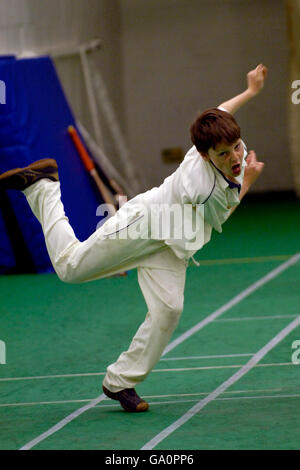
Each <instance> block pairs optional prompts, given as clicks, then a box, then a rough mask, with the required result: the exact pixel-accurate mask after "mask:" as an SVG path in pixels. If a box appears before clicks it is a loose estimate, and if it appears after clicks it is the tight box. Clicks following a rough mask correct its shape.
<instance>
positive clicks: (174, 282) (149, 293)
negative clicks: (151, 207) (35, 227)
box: [24, 179, 187, 392]
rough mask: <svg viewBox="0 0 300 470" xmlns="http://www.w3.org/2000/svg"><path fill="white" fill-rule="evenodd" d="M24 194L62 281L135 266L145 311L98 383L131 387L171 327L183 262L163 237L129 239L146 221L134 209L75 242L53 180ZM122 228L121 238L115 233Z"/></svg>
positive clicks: (181, 287)
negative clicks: (144, 316)
mask: <svg viewBox="0 0 300 470" xmlns="http://www.w3.org/2000/svg"><path fill="white" fill-rule="evenodd" d="M24 194H25V196H26V198H27V201H28V203H29V205H30V207H31V209H32V211H33V213H34V215H35V216H36V217H37V219H38V220H39V221H40V223H41V225H42V229H43V233H44V237H45V242H46V246H47V249H48V253H49V256H50V259H51V262H52V264H53V267H54V269H55V271H56V273H57V275H58V276H59V278H60V279H61V280H62V281H64V282H70V283H80V282H87V281H91V280H94V279H100V278H104V277H108V276H111V275H113V274H115V273H118V272H123V271H126V270H129V269H133V268H137V269H138V282H139V285H140V288H141V290H142V293H143V296H144V299H145V301H146V305H147V308H148V313H147V315H146V318H145V321H144V322H143V323H142V325H141V326H140V327H139V329H138V331H137V333H136V334H135V336H134V338H133V340H132V342H131V344H130V346H129V349H128V351H126V352H123V353H122V354H121V355H120V356H119V358H118V360H117V361H116V362H115V363H114V364H111V365H110V366H109V367H108V368H107V373H106V376H105V378H104V381H103V384H104V385H105V387H106V388H108V389H109V390H110V391H111V392H118V391H120V390H122V389H124V388H133V387H135V386H136V385H137V384H138V383H139V382H141V381H142V380H144V379H145V378H146V376H147V375H148V374H149V372H150V371H151V370H152V368H153V367H154V366H155V364H156V363H157V361H158V360H159V358H160V357H161V355H162V353H163V351H164V349H165V347H166V346H167V344H168V342H169V340H170V337H171V335H172V333H173V331H174V329H175V328H176V326H177V323H178V320H179V317H180V315H181V312H182V310H183V301H184V285H185V274H186V266H187V261H186V260H181V259H179V258H178V257H176V255H175V254H174V253H173V251H172V250H171V249H170V248H168V247H167V246H166V245H165V244H164V243H163V241H156V240H151V239H147V238H142V237H141V236H139V237H138V238H137V239H133V238H132V237H130V235H132V233H133V232H134V233H137V232H136V227H137V225H139V227H140V230H139V232H138V233H140V234H141V233H144V234H145V233H146V232H147V230H148V224H147V223H146V222H145V225H144V226H143V223H144V220H143V219H144V217H143V214H141V212H139V210H138V209H137V210H132V209H130V210H131V212H130V211H129V216H128V212H126V207H125V206H126V204H125V205H124V206H123V207H122V208H121V209H120V210H119V211H118V212H117V214H116V215H115V216H113V217H111V218H110V219H108V220H107V221H106V222H105V223H104V224H103V225H102V226H101V227H100V228H98V229H97V230H96V231H95V232H94V233H93V234H92V235H91V236H90V237H89V238H88V239H87V240H86V241H84V242H80V241H79V240H77V238H76V236H75V234H74V231H73V229H72V227H71V226H70V224H69V220H68V218H67V217H66V215H65V211H64V207H63V204H62V202H61V192H60V183H59V182H53V181H50V180H48V179H42V180H40V181H38V182H37V183H35V184H33V185H32V186H30V187H28V188H27V189H25V191H24ZM131 207H132V206H131ZM133 207H134V206H133ZM124 208H125V209H124ZM124 222H125V225H124ZM120 227H121V230H120ZM124 231H125V232H126V235H127V237H123V238H122V239H118V238H116V237H115V235H116V233H117V232H118V233H122V234H123V235H124ZM126 314H127V313H126Z"/></svg>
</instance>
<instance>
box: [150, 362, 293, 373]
mask: <svg viewBox="0 0 300 470" xmlns="http://www.w3.org/2000/svg"><path fill="white" fill-rule="evenodd" d="M242 366H243V364H230V365H227V366H226V365H225V366H200V367H180V368H179V367H178V368H174V369H153V371H152V372H185V371H189V370H211V369H238V368H239V367H242ZM280 366H295V364H293V363H292V362H278V363H276V364H256V365H255V366H253V367H280Z"/></svg>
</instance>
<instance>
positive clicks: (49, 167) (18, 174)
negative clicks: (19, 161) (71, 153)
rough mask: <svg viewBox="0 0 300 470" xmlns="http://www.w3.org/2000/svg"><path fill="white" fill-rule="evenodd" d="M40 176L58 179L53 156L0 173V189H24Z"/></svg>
mask: <svg viewBox="0 0 300 470" xmlns="http://www.w3.org/2000/svg"><path fill="white" fill-rule="evenodd" d="M42 178H49V179H50V180H52V181H58V169H57V163H56V161H55V160H54V159H53V158H44V159H42V160H38V161H36V162H34V163H31V164H30V165H28V166H26V167H25V168H15V169H13V170H9V171H6V172H5V173H2V175H0V189H19V190H21V191H23V190H24V189H26V188H28V186H31V185H32V184H33V183H35V182H36V181H38V180H40V179H42Z"/></svg>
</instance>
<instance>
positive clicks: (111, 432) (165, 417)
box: [0, 198, 300, 450]
mask: <svg viewBox="0 0 300 470" xmlns="http://www.w3.org/2000/svg"><path fill="white" fill-rule="evenodd" d="M299 213H300V202H298V201H293V200H292V199H290V200H283V201H280V200H278V198H276V200H274V201H273V202H270V201H268V202H265V203H263V202H262V201H261V200H260V201H257V202H255V201H253V200H251V199H249V200H248V201H247V200H246V201H245V203H244V204H243V207H242V206H241V207H240V208H238V209H237V211H236V212H235V214H234V215H233V216H232V218H231V220H230V221H228V222H227V223H226V224H225V225H224V231H223V234H221V235H220V234H214V236H213V239H212V242H211V243H210V244H208V245H207V246H206V247H205V248H204V249H203V250H202V251H201V252H198V253H197V255H196V258H197V260H198V261H200V263H202V264H201V266H200V267H199V268H197V267H195V266H190V267H189V268H188V275H187V283H186V293H185V309H184V312H183V315H182V319H181V321H180V324H179V326H178V328H177V330H176V332H175V334H174V337H173V339H174V338H176V337H179V336H180V335H181V334H183V333H184V332H185V331H187V330H188V329H189V328H191V327H193V326H194V325H195V324H197V323H198V322H199V321H201V320H202V319H204V318H206V317H207V316H208V315H210V314H211V313H212V312H214V311H215V310H216V309H218V308H219V307H221V306H222V305H224V304H225V303H226V302H228V301H229V300H230V299H232V298H233V297H234V296H236V295H238V294H239V293H240V292H241V291H243V290H244V289H246V288H247V287H248V286H250V285H251V284H253V283H254V282H256V281H257V280H258V279H260V278H262V277H263V276H265V275H266V274H267V273H269V272H270V271H271V270H273V269H274V268H275V267H276V266H279V265H281V264H282V263H283V262H284V261H286V260H287V259H288V258H289V257H290V256H292V255H293V254H295V253H298V252H300V243H299V233H300V217H299ZM299 285H300V265H299V263H298V264H296V265H294V266H291V267H290V268H288V269H287V270H286V271H284V272H283V273H282V274H280V275H279V276H277V277H276V278H275V279H273V280H272V281H270V282H268V283H266V284H265V285H264V286H263V287H261V288H259V289H258V290H256V291H255V292H254V293H253V294H251V295H250V296H248V297H246V298H245V299H244V300H242V301H241V302H240V303H238V304H237V305H236V306H234V307H232V308H231V309H229V310H227V311H226V312H225V313H224V314H222V315H221V316H220V317H219V318H218V319H216V320H215V321H213V322H211V323H210V324H208V325H207V326H205V327H204V328H203V329H201V330H200V331H198V332H197V333H195V334H194V335H192V336H191V337H190V338H188V339H187V340H185V341H184V342H183V343H181V344H180V345H178V346H177V347H176V348H175V349H173V350H172V351H170V352H169V353H168V354H167V355H166V356H165V357H163V358H162V360H161V361H160V362H159V363H158V364H157V366H156V367H155V369H154V371H153V372H152V373H151V374H150V376H149V377H148V379H147V380H146V381H145V382H143V383H142V384H141V385H140V386H139V387H138V392H139V393H140V394H141V395H142V396H144V397H146V398H147V400H148V401H149V402H150V411H149V412H148V413H144V414H141V415H135V414H128V413H125V412H123V411H122V409H121V408H120V407H119V405H118V404H117V403H116V402H113V401H111V400H104V401H102V402H100V403H99V405H97V406H95V407H93V408H92V409H89V410H88V411H86V412H85V413H83V414H82V415H81V416H79V417H78V418H76V419H74V420H73V421H72V422H70V423H69V424H67V425H66V426H65V427H63V428H62V429H61V430H59V431H57V432H55V433H54V434H52V435H51V436H50V437H48V438H47V439H45V440H43V441H42V442H40V443H39V444H37V445H36V446H34V449H114V450H121V449H127V450H131V449H140V448H141V447H143V446H144V445H145V444H146V443H147V442H148V441H149V440H151V439H152V438H153V437H154V436H155V435H157V434H158V433H159V432H161V431H162V430H163V429H164V428H166V427H167V426H169V425H171V424H172V423H173V422H174V421H176V420H177V419H178V418H180V417H181V416H182V415H183V414H185V413H186V412H187V411H188V410H189V409H190V408H191V407H192V406H193V405H194V404H195V403H197V402H199V401H200V400H201V399H202V398H203V397H205V396H207V395H208V394H209V393H210V392H211V391H213V390H214V389H216V388H217V387H218V386H219V385H220V384H222V383H223V382H224V381H225V380H227V379H228V378H229V377H231V376H232V375H233V374H234V373H235V372H236V371H237V370H239V369H240V367H242V365H243V364H245V363H246V362H247V361H248V360H249V359H250V357H251V355H253V354H254V353H256V352H257V351H258V350H259V349H261V348H262V347H263V346H264V345H265V344H266V343H267V342H268V341H270V340H271V339H272V338H273V337H274V336H275V335H276V334H277V333H278V332H279V331H281V330H282V329H283V328H284V327H285V326H286V325H288V324H289V323H290V322H291V321H292V320H293V319H294V318H295V317H297V316H298V315H299V298H300V294H299V292H300V291H299ZM145 313H146V309H145V305H144V300H143V297H142V295H141V293H140V291H139V289H138V286H137V279H136V272H135V271H132V272H130V273H129V276H128V277H127V278H111V279H105V280H100V281H95V282H93V283H90V284H84V285H66V284H63V283H62V282H60V281H59V280H58V278H57V277H56V276H55V275H52V274H47V275H28V276H23V275H22V276H3V277H0V318H1V323H0V340H2V341H5V344H6V364H0V423H1V425H0V449H1V450H3V449H12V450H14V449H19V448H21V447H22V446H23V445H25V444H26V443H28V442H29V441H31V440H32V439H34V438H36V437H37V436H39V435H40V434H42V433H44V432H45V431H47V430H48V429H49V428H51V427H52V426H54V425H55V424H56V423H58V422H59V421H60V420H62V419H64V418H65V417H66V416H68V415H69V414H70V413H72V412H73V411H75V410H77V409H78V408H80V407H82V406H83V405H85V404H87V403H89V401H90V400H92V399H94V398H95V397H97V396H99V395H100V394H101V381H102V379H103V376H104V374H105V369H106V367H107V365H108V364H109V363H110V362H112V361H114V360H115V359H116V358H117V356H118V355H119V353H120V352H122V350H124V349H126V348H127V347H128V345H129V342H130V340H131V338H132V336H133V334H134V333H135V331H136V329H137V327H138V326H139V324H140V323H141V322H142V320H143V318H144V315H145ZM295 340H300V328H299V327H297V328H296V329H294V330H293V331H292V332H291V333H290V334H289V335H288V336H287V337H286V338H284V339H283V340H282V341H281V342H280V343H279V344H278V345H277V346H276V347H275V348H273V349H272V350H271V351H270V352H269V353H268V354H267V355H266V356H265V357H264V358H263V360H262V361H261V362H260V363H259V364H258V365H257V366H256V367H254V368H253V369H252V370H250V371H249V373H247V374H246V375H245V376H244V377H242V378H241V379H240V380H239V381H237V382H236V383H234V384H233V385H232V386H231V387H230V388H229V389H228V390H226V392H224V393H223V394H222V395H220V396H219V397H217V398H216V399H215V400H213V401H212V402H210V403H209V404H208V405H207V406H206V407H205V408H203V409H202V410H201V411H200V412H199V413H198V414H196V415H195V416H193V417H192V418H191V419H190V420H189V421H188V422H186V423H185V424H184V425H183V426H181V427H180V428H179V429H177V430H176V431H175V432H174V433H172V434H171V435H169V436H168V437H167V438H166V439H164V440H163V441H162V442H160V443H159V444H158V446H157V449H174V450H176V449H182V450H184V449H299V448H300V437H299V436H300V424H299V419H298V417H299V412H298V410H299V405H300V392H299V373H300V364H299V366H297V365H295V364H293V363H292V362H291V356H292V353H293V350H292V343H293V341H295ZM203 356H205V357H203ZM207 356H208V357H207ZM299 356H300V355H299Z"/></svg>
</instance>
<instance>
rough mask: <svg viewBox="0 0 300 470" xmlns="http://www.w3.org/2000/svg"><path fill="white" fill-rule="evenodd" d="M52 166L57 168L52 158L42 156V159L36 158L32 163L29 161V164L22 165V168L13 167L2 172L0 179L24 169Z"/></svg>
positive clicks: (40, 168) (41, 168)
mask: <svg viewBox="0 0 300 470" xmlns="http://www.w3.org/2000/svg"><path fill="white" fill-rule="evenodd" d="M48 167H50V168H53V170H57V169H58V166H57V163H56V161H55V160H54V159H53V158H44V159H42V160H37V161H36V162H34V163H31V164H30V165H28V166H26V167H24V168H15V169H13V170H9V171H6V172H5V173H2V175H0V181H1V180H4V179H7V178H10V177H11V176H14V175H17V174H18V173H20V172H22V171H24V170H36V171H38V170H43V169H45V168H48Z"/></svg>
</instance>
